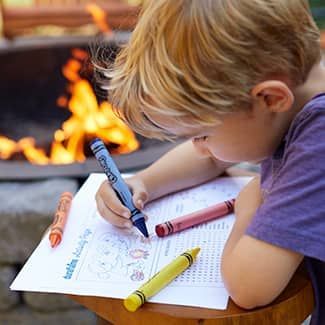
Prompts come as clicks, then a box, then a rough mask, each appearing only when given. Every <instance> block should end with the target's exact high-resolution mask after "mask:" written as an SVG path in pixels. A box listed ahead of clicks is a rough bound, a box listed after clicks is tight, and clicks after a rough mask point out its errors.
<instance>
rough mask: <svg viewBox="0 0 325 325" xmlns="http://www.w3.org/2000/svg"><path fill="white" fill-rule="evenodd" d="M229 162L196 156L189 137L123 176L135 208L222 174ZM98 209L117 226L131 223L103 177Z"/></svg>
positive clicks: (97, 199) (98, 193)
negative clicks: (140, 168) (156, 158)
mask: <svg viewBox="0 0 325 325" xmlns="http://www.w3.org/2000/svg"><path fill="white" fill-rule="evenodd" d="M231 165H232V164H230V163H225V162H221V161H218V160H216V159H214V158H211V157H200V156H199V155H198V153H197V152H196V150H195V148H194V146H193V144H192V142H191V141H188V142H185V143H183V144H180V145H178V146H177V147H175V148H174V149H173V150H171V151H169V152H168V153H166V154H165V155H164V156H163V157H162V158H160V159H159V160H157V161H156V162H155V163H154V164H152V165H151V166H149V167H148V168H146V169H144V170H143V171H140V172H139V173H137V174H135V175H134V176H132V177H130V178H127V179H126V183H127V184H128V185H129V186H130V188H131V190H132V192H133V200H134V203H135V205H136V207H137V208H139V209H142V205H143V204H141V203H139V201H141V202H142V203H145V202H148V201H152V200H154V199H156V198H158V197H161V196H163V195H165V194H168V193H171V192H176V191H179V190H181V189H184V188H187V187H190V186H194V185H196V184H200V183H203V182H205V181H207V180H209V179H212V178H214V177H216V176H218V175H220V174H222V173H223V172H224V171H225V170H226V168H227V167H229V166H231ZM96 201H97V207H98V211H99V213H100V214H101V215H102V216H103V217H104V218H105V219H106V220H107V221H108V222H110V223H112V224H113V225H115V226H118V227H131V222H130V221H129V220H128V219H129V215H130V212H129V211H128V210H127V208H125V207H124V206H123V205H122V204H121V202H120V201H119V200H118V198H117V196H116V195H115V193H114V191H113V190H112V188H111V187H110V186H109V184H108V182H107V181H105V182H104V183H103V184H102V185H101V186H100V188H99V190H98V192H97V194H96Z"/></svg>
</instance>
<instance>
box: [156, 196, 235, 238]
mask: <svg viewBox="0 0 325 325" xmlns="http://www.w3.org/2000/svg"><path fill="white" fill-rule="evenodd" d="M234 204H235V199H231V200H227V201H224V202H221V203H217V204H215V205H212V206H210V207H207V208H204V209H202V210H199V211H195V212H192V213H190V214H187V215H184V216H181V217H178V218H175V219H173V220H170V221H166V222H164V223H161V224H159V225H157V226H156V228H155V230H156V234H157V235H158V236H159V237H164V236H167V235H170V234H173V233H175V232H178V231H181V230H184V229H187V228H189V227H192V226H195V225H199V224H200V223H203V222H207V221H210V220H213V219H216V218H219V217H222V216H225V215H226V214H228V213H231V212H233V211H234Z"/></svg>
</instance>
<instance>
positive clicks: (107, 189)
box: [96, 181, 130, 219]
mask: <svg viewBox="0 0 325 325" xmlns="http://www.w3.org/2000/svg"><path fill="white" fill-rule="evenodd" d="M98 198H100V199H101V200H102V201H103V203H104V204H105V206H107V208H109V210H111V211H112V212H113V213H115V214H116V215H119V216H121V217H123V218H126V219H129V218H130V210H129V209H128V208H127V207H125V206H124V205H123V204H122V203H121V201H120V200H119V198H118V197H117V195H116V193H115V192H114V190H113V189H112V187H111V186H110V184H109V183H108V181H105V182H103V183H102V184H101V186H100V187H99V190H98V192H97V193H96V200H98Z"/></svg>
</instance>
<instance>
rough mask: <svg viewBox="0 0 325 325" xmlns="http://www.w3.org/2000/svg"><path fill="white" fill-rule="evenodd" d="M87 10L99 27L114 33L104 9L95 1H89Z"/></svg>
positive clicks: (102, 30)
mask: <svg viewBox="0 0 325 325" xmlns="http://www.w3.org/2000/svg"><path fill="white" fill-rule="evenodd" d="M86 10H87V11H88V12H89V13H90V14H91V16H92V18H93V21H94V22H95V24H96V25H97V27H98V29H99V30H100V31H101V32H102V33H106V34H108V35H112V34H113V31H112V29H111V28H110V26H109V25H108V23H107V16H106V13H105V11H104V10H102V9H101V8H100V7H99V6H98V5H96V4H95V3H88V4H87V5H86Z"/></svg>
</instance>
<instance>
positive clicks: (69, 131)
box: [0, 49, 139, 165]
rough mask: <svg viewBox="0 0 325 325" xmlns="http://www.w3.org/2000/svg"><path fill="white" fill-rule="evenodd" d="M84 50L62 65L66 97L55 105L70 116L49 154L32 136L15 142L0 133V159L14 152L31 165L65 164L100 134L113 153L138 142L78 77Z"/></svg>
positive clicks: (80, 156) (79, 157)
mask: <svg viewBox="0 0 325 325" xmlns="http://www.w3.org/2000/svg"><path fill="white" fill-rule="evenodd" d="M85 57H87V52H85V51H83V50H80V49H75V50H73V52H72V58H71V59H70V60H69V61H68V62H67V64H66V65H65V66H64V67H63V69H62V71H63V74H64V76H65V77H66V78H67V80H68V81H69V87H68V90H69V92H70V93H71V96H70V99H69V100H68V98H67V97H66V96H60V97H59V98H58V100H57V104H58V105H59V106H63V107H67V108H68V109H69V110H70V112H71V116H70V117H69V118H68V119H67V120H66V121H64V122H63V124H62V125H61V128H60V129H58V130H56V131H55V133H54V135H53V138H54V139H53V142H52V144H51V150H50V153H49V155H47V154H46V152H45V151H44V150H43V149H41V148H37V147H36V141H35V139H33V138H22V139H20V140H19V141H17V142H15V141H13V140H11V139H8V138H6V137H4V136H0V158H1V159H9V158H10V157H12V155H14V154H16V153H23V155H24V156H25V157H26V158H27V159H28V160H29V161H30V162H31V163H33V164H41V165H44V164H69V163H73V162H82V161H84V160H85V159H86V156H85V153H84V145H85V143H86V142H87V140H90V139H92V138H95V137H100V138H101V139H102V140H103V141H104V142H105V143H107V144H114V147H116V150H115V152H117V153H128V152H131V151H134V150H136V149H137V148H138V147H139V143H138V141H137V139H136V138H135V135H134V133H133V132H132V131H131V130H130V129H129V128H128V126H127V125H126V124H125V123H124V122H123V121H122V120H120V119H119V118H118V117H117V116H115V114H114V113H113V110H112V106H111V104H110V103H108V102H107V101H103V102H102V103H98V101H97V98H96V96H95V94H94V91H93V89H92V87H91V85H90V83H89V82H88V81H87V80H86V79H83V78H81V77H80V74H79V72H80V69H81V68H82V61H83V60H84V58H85Z"/></svg>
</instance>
